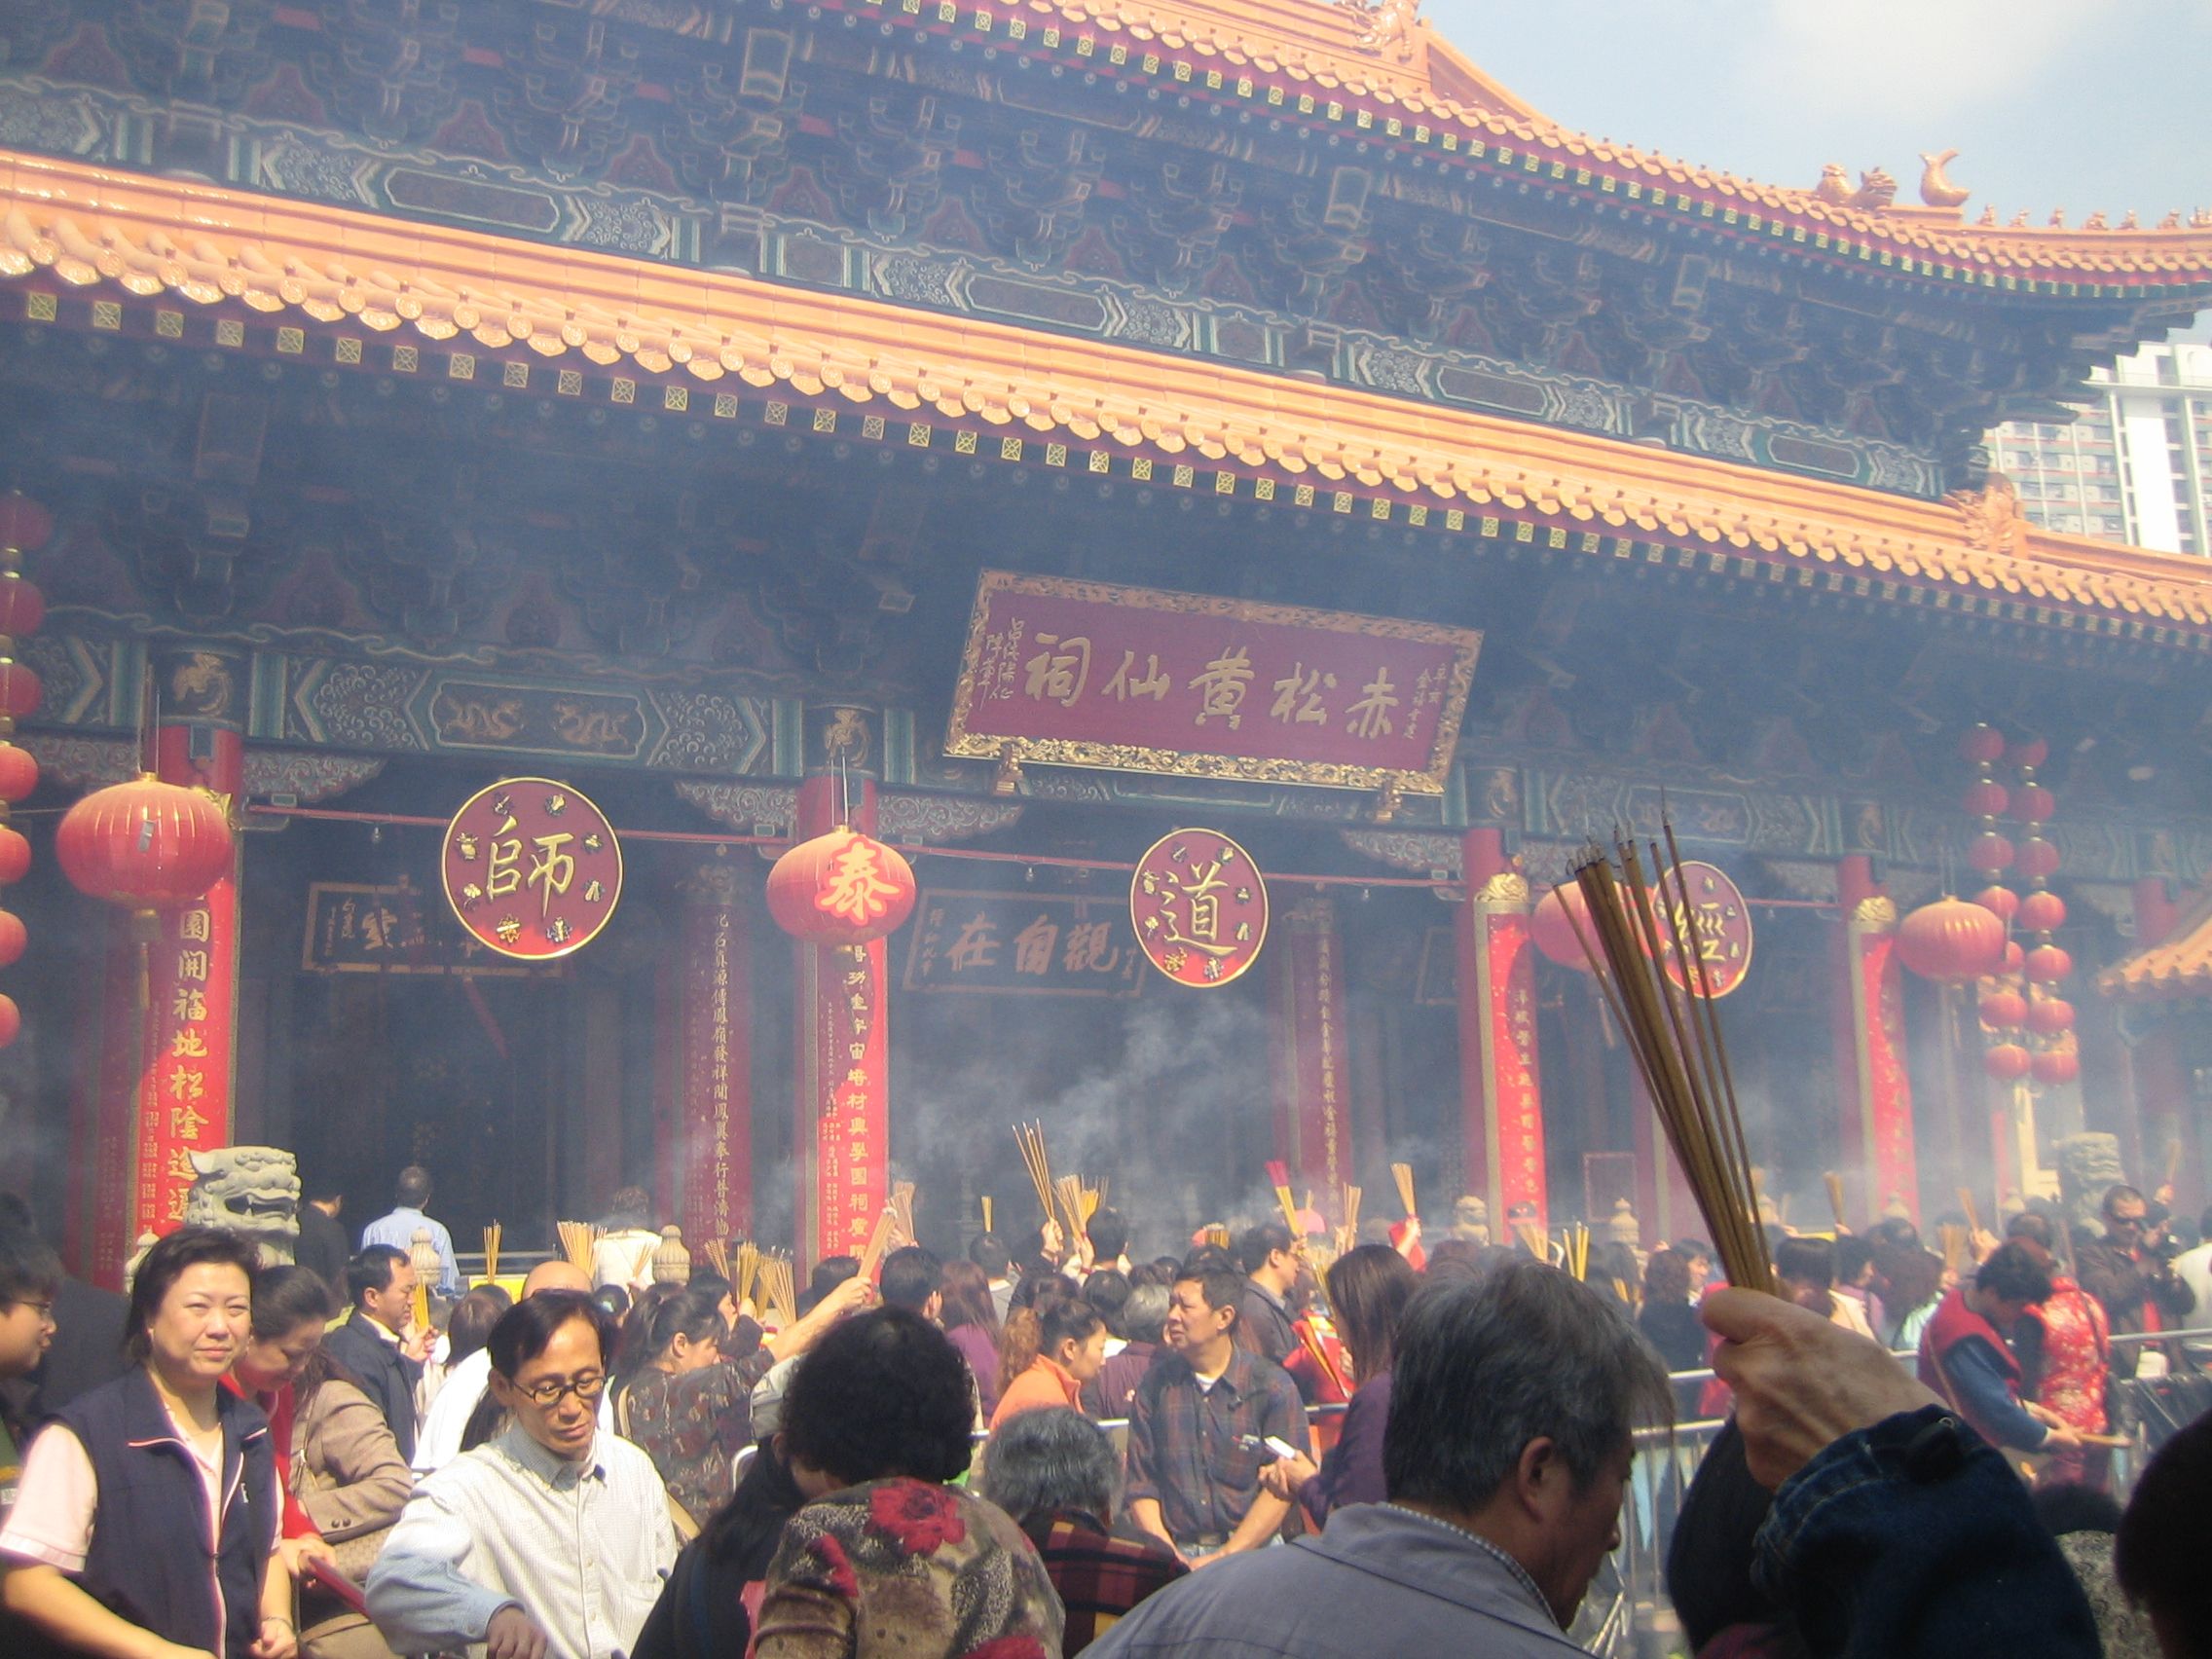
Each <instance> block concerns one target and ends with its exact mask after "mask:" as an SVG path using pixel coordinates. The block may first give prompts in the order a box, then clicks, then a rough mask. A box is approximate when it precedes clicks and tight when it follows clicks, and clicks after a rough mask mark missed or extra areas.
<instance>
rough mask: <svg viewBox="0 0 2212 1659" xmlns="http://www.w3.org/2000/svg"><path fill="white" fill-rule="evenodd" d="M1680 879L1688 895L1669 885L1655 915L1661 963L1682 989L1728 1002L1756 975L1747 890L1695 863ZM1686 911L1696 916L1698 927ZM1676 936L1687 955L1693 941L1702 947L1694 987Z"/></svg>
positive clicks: (1722, 873) (1721, 873) (1718, 871)
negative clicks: (1688, 980)
mask: <svg viewBox="0 0 2212 1659" xmlns="http://www.w3.org/2000/svg"><path fill="white" fill-rule="evenodd" d="M1677 874H1679V876H1680V877H1681V880H1682V882H1683V890H1682V891H1679V892H1677V890H1676V888H1675V886H1674V884H1673V882H1672V881H1670V882H1669V883H1668V884H1667V891H1666V897H1665V899H1664V900H1663V901H1661V902H1660V903H1659V907H1658V909H1657V910H1656V912H1654V915H1653V920H1655V921H1656V922H1657V923H1658V924H1659V943H1660V947H1661V956H1660V962H1661V964H1662V965H1663V966H1664V967H1665V968H1666V970H1667V977H1668V978H1670V979H1673V980H1674V981H1675V982H1676V984H1677V988H1679V989H1681V990H1685V991H1695V992H1698V993H1700V994H1701V995H1709V996H1714V997H1724V996H1726V995H1727V994H1728V993H1729V992H1730V991H1733V990H1734V989H1735V988H1736V987H1737V986H1739V985H1741V984H1742V983H1743V982H1744V976H1745V975H1746V974H1748V973H1750V972H1751V942H1752V940H1751V905H1750V904H1748V903H1745V902H1744V892H1743V889H1742V888H1740V887H1738V886H1737V885H1736V884H1735V882H1734V881H1732V880H1730V879H1729V876H1728V874H1727V872H1726V871H1725V870H1722V869H1720V868H1719V867H1718V866H1714V865H1709V864H1698V863H1695V862H1692V863H1689V864H1685V865H1683V866H1681V867H1680V869H1679V870H1678V871H1677ZM1577 891H1578V892H1579V891H1580V890H1579V889H1577ZM1685 910H1694V911H1695V912H1696V916H1695V926H1694V927H1693V926H1692V925H1691V918H1690V917H1688V916H1686V915H1685V914H1684V912H1685ZM1677 934H1679V935H1680V936H1681V937H1682V941H1683V949H1684V951H1685V952H1686V951H1687V949H1688V944H1689V940H1692V939H1694V940H1697V941H1698V946H1699V959H1698V961H1697V962H1696V963H1695V964H1694V965H1693V971H1694V973H1695V974H1696V977H1697V979H1698V983H1696V984H1694V985H1690V984H1683V983H1682V979H1681V976H1682V973H1683V968H1682V963H1681V958H1680V956H1679V955H1677V951H1676V948H1675V939H1676V936H1677Z"/></svg>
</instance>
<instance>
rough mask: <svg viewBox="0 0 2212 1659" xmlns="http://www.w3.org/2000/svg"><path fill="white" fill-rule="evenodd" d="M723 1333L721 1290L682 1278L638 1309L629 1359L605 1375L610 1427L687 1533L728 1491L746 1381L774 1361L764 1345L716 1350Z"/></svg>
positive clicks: (747, 1422)
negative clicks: (655, 1479)
mask: <svg viewBox="0 0 2212 1659" xmlns="http://www.w3.org/2000/svg"><path fill="white" fill-rule="evenodd" d="M655 1288H656V1289H661V1288H668V1287H665V1286H656V1287H655ZM639 1308H640V1309H641V1310H643V1309H645V1304H644V1303H642V1302H641V1303H640V1304H639ZM636 1316H637V1315H636V1314H633V1315H632V1317H633V1318H635V1317H636ZM728 1335H729V1327H728V1326H727V1325H725V1324H724V1323H723V1322H722V1309H721V1293H720V1292H719V1291H718V1290H715V1289H712V1288H709V1287H703V1286H698V1285H691V1286H686V1287H684V1288H683V1289H681V1290H678V1291H677V1292H676V1293H675V1294H674V1295H672V1296H668V1297H664V1298H662V1299H661V1300H660V1301H658V1302H656V1303H654V1304H653V1305H652V1306H651V1309H650V1310H649V1311H646V1312H645V1324H644V1325H643V1327H642V1328H641V1329H640V1331H639V1333H638V1337H637V1352H638V1355H639V1360H640V1363H639V1365H638V1368H637V1370H636V1371H634V1372H633V1373H631V1374H630V1375H629V1376H627V1377H621V1378H617V1379H616V1382H615V1393H614V1426H615V1429H616V1430H617V1431H618V1432H619V1433H620V1434H621V1435H622V1436H623V1437H624V1438H625V1439H627V1440H630V1441H632V1442H634V1443H635V1444H636V1445H638V1446H641V1447H643V1448H644V1449H645V1453H646V1454H647V1455H648V1456H650V1457H651V1458H652V1460H653V1467H654V1468H656V1469H658V1470H659V1471H660V1476H661V1479H662V1480H664V1481H666V1482H667V1483H668V1494H669V1496H670V1498H671V1499H673V1500H674V1501H675V1502H676V1503H677V1504H678V1505H679V1506H680V1508H681V1509H682V1515H681V1517H680V1518H679V1519H678V1521H677V1531H678V1532H679V1533H680V1534H682V1536H684V1537H687V1538H688V1537H694V1536H696V1535H697V1533H698V1530H699V1524H700V1523H701V1522H703V1521H705V1520H706V1518H707V1517H708V1516H710V1515H712V1514H714V1512H715V1511H716V1510H718V1509H719V1508H720V1507H721V1506H722V1502H723V1500H724V1499H726V1498H727V1497H728V1496H729V1494H730V1486H731V1480H730V1466H731V1463H732V1461H733V1460H734V1459H735V1458H736V1456H737V1455H738V1454H739V1453H740V1452H742V1451H744V1450H745V1448H746V1447H748V1446H750V1445H752V1444H753V1385H754V1384H755V1383H758V1382H759V1381H760V1379H761V1378H763V1377H765V1376H766V1375H767V1374H768V1370H769V1367H771V1366H772V1365H774V1364H775V1362H776V1360H775V1355H774V1354H773V1353H771V1352H770V1351H769V1350H768V1349H767V1348H765V1347H757V1348H755V1349H754V1350H753V1352H752V1353H751V1354H749V1355H748V1356H746V1358H745V1359H743V1360H730V1359H727V1358H725V1357H724V1356H723V1354H722V1349H721V1345H722V1343H723V1341H724V1340H725V1339H726V1338H727V1337H728Z"/></svg>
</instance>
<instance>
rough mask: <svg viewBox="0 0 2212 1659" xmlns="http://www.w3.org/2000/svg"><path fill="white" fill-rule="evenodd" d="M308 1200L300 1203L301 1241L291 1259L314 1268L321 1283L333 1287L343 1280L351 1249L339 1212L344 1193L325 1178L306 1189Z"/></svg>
mask: <svg viewBox="0 0 2212 1659" xmlns="http://www.w3.org/2000/svg"><path fill="white" fill-rule="evenodd" d="M304 1196H305V1197H306V1198H307V1202H306V1203H304V1204H302V1205H301V1206H300V1244H299V1248H298V1250H297V1251H295V1252H294V1254H293V1260H295V1261H297V1262H298V1263H299V1264H300V1266H301V1267H303V1268H313V1270H314V1271H315V1272H316V1273H317V1274H319V1275H320V1276H321V1279H322V1282H323V1283H324V1284H327V1285H329V1286H330V1287H331V1289H333V1290H336V1289H337V1288H338V1287H339V1286H340V1285H342V1284H344V1283H345V1282H346V1263H347V1261H348V1259H349V1258H350V1256H351V1255H352V1251H351V1250H350V1248H349V1247H348V1245H347V1243H346V1229H345V1227H344V1226H343V1225H342V1224H341V1223H340V1222H339V1219H338V1213H339V1211H341V1210H343V1209H344V1208H345V1207H346V1199H345V1196H344V1195H343V1194H341V1193H340V1192H339V1191H338V1190H337V1185H336V1183H334V1182H331V1181H329V1180H328V1179H324V1180H322V1181H320V1182H318V1183H317V1184H315V1185H313V1186H310V1187H308V1188H306V1190H305V1194H304Z"/></svg>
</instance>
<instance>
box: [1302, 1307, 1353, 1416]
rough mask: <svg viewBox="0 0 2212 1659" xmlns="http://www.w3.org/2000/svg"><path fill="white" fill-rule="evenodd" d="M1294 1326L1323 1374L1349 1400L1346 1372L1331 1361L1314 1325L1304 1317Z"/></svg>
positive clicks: (1349, 1391)
mask: <svg viewBox="0 0 2212 1659" xmlns="http://www.w3.org/2000/svg"><path fill="white" fill-rule="evenodd" d="M1293 1328H1294V1329H1295V1330H1296V1331H1297V1332H1298V1340H1299V1341H1300V1342H1301V1343H1303V1344H1305V1345H1306V1351H1307V1353H1308V1354H1309V1355H1310V1356H1311V1358H1312V1360H1313V1363H1314V1364H1315V1365H1317V1366H1318V1367H1320V1370H1321V1375H1322V1376H1323V1377H1326V1378H1327V1379H1328V1380H1329V1382H1330V1383H1333V1384H1334V1385H1335V1387H1336V1390H1337V1392H1338V1393H1340V1394H1342V1395H1343V1396H1344V1397H1345V1398H1346V1399H1347V1400H1348V1399H1350V1398H1351V1390H1350V1389H1349V1388H1348V1387H1346V1385H1345V1380H1344V1374H1343V1373H1342V1372H1340V1371H1338V1370H1337V1368H1336V1366H1335V1365H1333V1364H1332V1363H1330V1360H1329V1350H1328V1349H1327V1348H1325V1347H1323V1346H1321V1339H1320V1338H1319V1337H1316V1336H1315V1335H1314V1334H1313V1329H1312V1327H1311V1326H1310V1325H1309V1324H1308V1323H1307V1322H1306V1321H1305V1320H1304V1319H1301V1320H1299V1321H1298V1322H1297V1324H1296V1326H1295V1327H1293Z"/></svg>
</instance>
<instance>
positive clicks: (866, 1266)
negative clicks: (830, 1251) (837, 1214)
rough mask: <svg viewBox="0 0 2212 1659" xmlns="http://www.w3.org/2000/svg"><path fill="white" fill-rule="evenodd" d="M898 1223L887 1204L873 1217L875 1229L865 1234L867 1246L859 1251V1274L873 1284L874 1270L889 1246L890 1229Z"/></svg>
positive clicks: (897, 1218)
mask: <svg viewBox="0 0 2212 1659" xmlns="http://www.w3.org/2000/svg"><path fill="white" fill-rule="evenodd" d="M898 1225H899V1217H898V1215H897V1213H896V1212H894V1211H893V1209H892V1207H891V1206H890V1205H889V1204H885V1205H884V1206H883V1210H882V1213H881V1214H879V1215H877V1217H876V1218H875V1231H874V1232H872V1233H870V1234H869V1235H867V1246H866V1248H865V1249H863V1250H862V1251H861V1273H860V1276H861V1277H862V1278H864V1279H866V1280H867V1281H868V1283H870V1284H873V1283H874V1282H875V1270H876V1269H877V1268H878V1267H880V1266H882V1264H883V1252H884V1251H885V1250H887V1249H889V1248H890V1246H891V1231H892V1229H893V1228H895V1227H897V1226H898Z"/></svg>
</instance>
